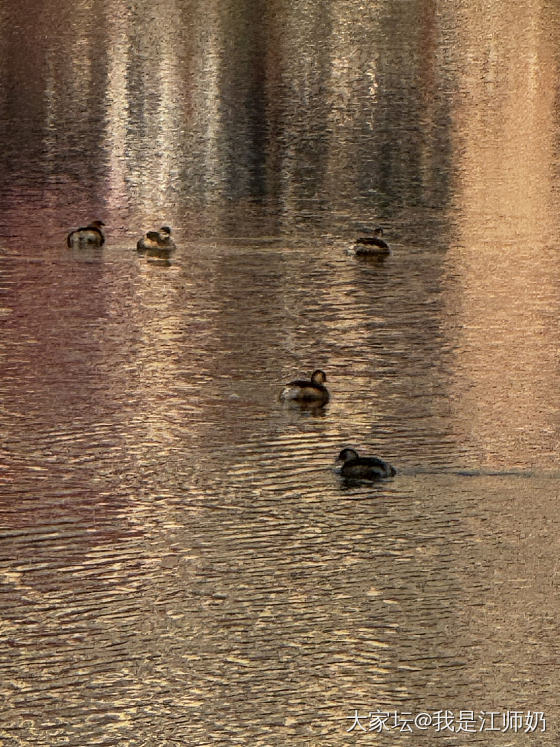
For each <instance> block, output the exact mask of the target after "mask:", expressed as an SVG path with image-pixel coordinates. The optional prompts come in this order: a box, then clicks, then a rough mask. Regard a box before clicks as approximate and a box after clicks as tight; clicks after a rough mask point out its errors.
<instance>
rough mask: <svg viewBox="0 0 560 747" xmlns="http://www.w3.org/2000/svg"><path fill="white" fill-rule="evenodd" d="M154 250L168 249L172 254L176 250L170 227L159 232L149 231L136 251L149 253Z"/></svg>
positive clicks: (139, 242)
mask: <svg viewBox="0 0 560 747" xmlns="http://www.w3.org/2000/svg"><path fill="white" fill-rule="evenodd" d="M152 249H155V250H160V249H167V250H168V251H170V252H171V251H173V250H174V249H175V242H174V241H173V239H172V238H171V229H170V228H169V226H162V227H161V228H160V229H159V231H148V233H147V234H146V235H145V236H143V237H142V238H141V239H140V240H139V241H138V243H137V244H136V250H137V251H139V252H149V251H150V250H152Z"/></svg>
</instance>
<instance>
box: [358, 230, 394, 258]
mask: <svg viewBox="0 0 560 747" xmlns="http://www.w3.org/2000/svg"><path fill="white" fill-rule="evenodd" d="M382 236H383V229H382V228H376V229H375V231H374V232H373V236H360V238H359V239H356V246H355V252H356V254H357V255H359V256H362V257H367V256H376V257H379V256H383V255H386V254H391V250H390V248H389V244H387V242H386V241H383V239H382V238H381V237H382Z"/></svg>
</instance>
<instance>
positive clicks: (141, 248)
mask: <svg viewBox="0 0 560 747" xmlns="http://www.w3.org/2000/svg"><path fill="white" fill-rule="evenodd" d="M158 241H159V233H158V232H157V231H148V233H147V234H146V235H145V236H143V237H142V238H141V239H140V240H139V241H138V243H137V244H136V251H138V252H145V251H147V250H148V249H157V248H158Z"/></svg>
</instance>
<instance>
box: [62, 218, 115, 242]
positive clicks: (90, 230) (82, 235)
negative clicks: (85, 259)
mask: <svg viewBox="0 0 560 747" xmlns="http://www.w3.org/2000/svg"><path fill="white" fill-rule="evenodd" d="M104 225H105V223H103V221H101V220H94V221H92V222H91V223H89V224H88V225H87V226H85V227H83V228H76V230H75V231H70V233H69V234H68V236H67V237H66V244H67V246H68V248H69V249H82V248H83V247H88V246H103V244H104V243H105V236H104V235H103V231H102V230H101V226H104Z"/></svg>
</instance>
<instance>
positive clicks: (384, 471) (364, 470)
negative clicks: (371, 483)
mask: <svg viewBox="0 0 560 747" xmlns="http://www.w3.org/2000/svg"><path fill="white" fill-rule="evenodd" d="M337 461H341V462H343V464H342V469H341V470H340V474H341V475H342V477H346V478H348V479H351V480H380V479H381V478H383V477H392V476H393V475H395V474H396V470H395V468H394V467H392V466H391V465H390V464H389V463H388V462H384V461H383V459H379V457H375V456H374V457H361V456H358V452H357V451H355V450H354V449H342V451H341V452H340V454H339V455H338V459H337Z"/></svg>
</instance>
